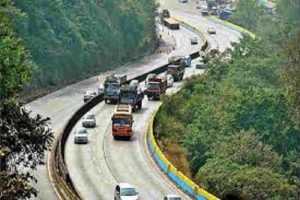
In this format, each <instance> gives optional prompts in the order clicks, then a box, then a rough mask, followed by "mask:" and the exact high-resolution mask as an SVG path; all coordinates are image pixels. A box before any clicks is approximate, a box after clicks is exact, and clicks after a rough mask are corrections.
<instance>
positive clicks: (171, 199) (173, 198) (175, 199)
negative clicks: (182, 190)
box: [164, 194, 182, 200]
mask: <svg viewBox="0 0 300 200" xmlns="http://www.w3.org/2000/svg"><path fill="white" fill-rule="evenodd" d="M164 200H182V198H181V197H180V196H178V195H176V194H168V195H166V196H165V197H164Z"/></svg>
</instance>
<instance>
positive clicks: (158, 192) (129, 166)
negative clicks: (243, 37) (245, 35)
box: [65, 11, 240, 200]
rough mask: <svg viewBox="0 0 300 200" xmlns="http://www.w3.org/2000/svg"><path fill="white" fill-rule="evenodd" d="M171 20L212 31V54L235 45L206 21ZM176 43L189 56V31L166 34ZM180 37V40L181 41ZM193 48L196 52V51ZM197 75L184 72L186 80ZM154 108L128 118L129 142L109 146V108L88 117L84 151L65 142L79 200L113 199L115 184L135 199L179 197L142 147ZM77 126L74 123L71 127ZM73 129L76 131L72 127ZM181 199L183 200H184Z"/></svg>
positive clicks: (230, 34)
mask: <svg viewBox="0 0 300 200" xmlns="http://www.w3.org/2000/svg"><path fill="white" fill-rule="evenodd" d="M171 15H176V16H177V15H178V16H180V17H181V18H182V19H184V21H188V22H189V23H191V24H195V25H197V26H200V27H201V28H202V29H203V30H207V28H208V27H209V26H215V27H216V29H217V35H213V36H209V35H206V36H207V37H208V40H209V41H210V42H211V43H214V45H215V46H217V48H219V49H220V50H221V51H224V50H225V49H226V48H227V47H230V42H231V41H234V42H237V41H238V39H239V37H240V34H238V33H237V32H235V31H234V30H231V29H227V28H226V27H221V28H220V27H219V26H221V25H219V24H212V22H210V21H209V20H207V19H205V18H203V17H201V16H195V15H192V14H189V13H185V12H179V11H172V12H171ZM171 32H173V34H174V35H176V37H175V38H181V40H179V41H177V40H176V44H177V48H178V47H180V48H179V50H178V51H177V52H176V53H179V54H183V53H185V54H186V53H188V52H189V51H191V47H192V46H190V40H189V39H190V36H189V31H187V30H184V29H183V30H182V31H181V32H177V31H171ZM181 34H183V35H181ZM198 48H199V47H198ZM195 73H199V71H198V70H196V69H194V68H193V67H192V68H187V69H186V75H185V76H186V77H188V76H191V75H193V74H195ZM180 85H182V84H181V83H177V84H176V85H175V88H172V89H171V90H169V91H168V93H169V92H174V90H176V89H178V88H179V87H180ZM159 105H160V103H159V102H155V101H148V100H147V99H146V98H145V99H144V101H143V109H142V111H140V112H138V113H135V114H134V127H133V129H134V134H135V135H134V137H133V138H132V140H131V141H115V140H114V139H113V137H112V135H111V116H112V114H113V110H114V107H115V106H114V105H106V104H104V103H100V104H99V105H97V106H96V107H95V108H94V109H93V110H92V111H91V112H92V113H95V114H96V116H97V121H98V122H99V123H98V125H97V127H96V128H95V129H90V130H89V140H90V142H89V143H88V144H87V145H75V144H74V142H73V137H72V136H71V137H70V138H69V140H68V142H67V145H66V152H65V155H66V163H67V166H68V169H69V172H70V176H71V179H72V180H73V182H74V185H75V188H76V189H77V191H78V192H79V193H80V195H81V196H82V197H83V199H104V200H106V199H107V200H110V199H113V191H114V186H115V185H116V184H117V183H118V182H128V183H131V184H133V185H135V186H136V187H137V188H138V190H139V192H140V196H141V199H145V200H153V199H162V198H163V196H164V195H166V194H170V193H172V194H174V193H178V194H180V195H181V196H184V194H182V193H181V192H180V191H178V190H177V188H176V187H174V186H173V185H172V184H170V182H169V181H168V180H167V179H166V178H165V177H164V176H163V175H162V174H161V173H160V171H159V170H158V169H157V167H155V165H153V161H152V160H151V158H150V156H149V155H148V152H147V147H146V145H145V132H146V127H147V122H148V121H149V119H150V118H151V116H152V114H153V113H154V112H155V110H156V109H157V108H158V107H159ZM79 126H81V124H80V122H79V123H78V124H77V127H79ZM75 128H76V127H75ZM184 199H189V197H187V196H184Z"/></svg>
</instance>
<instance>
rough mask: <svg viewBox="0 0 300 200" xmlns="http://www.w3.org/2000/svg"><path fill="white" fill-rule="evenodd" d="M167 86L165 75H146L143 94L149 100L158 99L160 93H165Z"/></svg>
mask: <svg viewBox="0 0 300 200" xmlns="http://www.w3.org/2000/svg"><path fill="white" fill-rule="evenodd" d="M167 87H168V85H167V78H166V76H165V75H161V76H159V75H155V76H152V77H147V83H146V90H145V94H146V95H147V97H148V99H149V100H150V99H153V100H156V99H157V100H159V99H160V97H161V95H163V94H165V93H166V90H167Z"/></svg>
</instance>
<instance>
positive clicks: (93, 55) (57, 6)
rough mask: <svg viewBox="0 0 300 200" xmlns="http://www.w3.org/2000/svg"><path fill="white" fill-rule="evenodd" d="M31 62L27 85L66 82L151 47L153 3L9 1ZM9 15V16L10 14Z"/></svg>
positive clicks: (133, 0) (123, 0) (127, 0)
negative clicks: (16, 10)
mask: <svg viewBox="0 0 300 200" xmlns="http://www.w3.org/2000/svg"><path fill="white" fill-rule="evenodd" d="M11 1H13V3H14V7H15V8H16V9H19V10H20V11H21V14H20V15H18V16H12V18H13V19H14V21H13V24H14V29H15V31H16V33H17V35H18V36H19V37H20V38H21V39H22V40H23V41H24V45H25V47H26V48H27V49H28V50H29V52H30V53H31V56H32V60H33V64H34V65H33V66H34V68H33V69H34V71H33V80H32V82H31V84H30V88H31V89H32V88H33V89H35V88H45V87H48V86H59V85H62V84H66V83H70V82H73V81H76V80H79V79H82V78H84V77H87V76H91V75H94V74H96V73H97V72H101V71H105V70H108V69H112V68H113V67H116V66H117V65H119V64H123V63H124V62H128V61H130V60H132V59H135V58H137V57H140V56H143V55H145V54H146V53H148V52H150V51H151V50H153V49H154V48H155V44H156V43H155V41H156V35H155V32H154V31H155V28H154V26H155V25H154V17H153V16H154V10H155V8H156V5H155V3H154V1H149V0H114V1H111V0H90V1H84V0H43V1H41V0H30V1H24V0H11ZM12 15H13V14H12Z"/></svg>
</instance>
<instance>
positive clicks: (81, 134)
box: [74, 127, 89, 144]
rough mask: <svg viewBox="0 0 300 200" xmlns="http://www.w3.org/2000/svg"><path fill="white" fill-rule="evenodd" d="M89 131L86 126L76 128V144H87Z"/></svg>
mask: <svg viewBox="0 0 300 200" xmlns="http://www.w3.org/2000/svg"><path fill="white" fill-rule="evenodd" d="M88 141H89V140H88V132H87V130H86V129H85V128H82V127H81V128H78V129H76V130H75V136H74V143H75V144H87V143H88Z"/></svg>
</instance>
